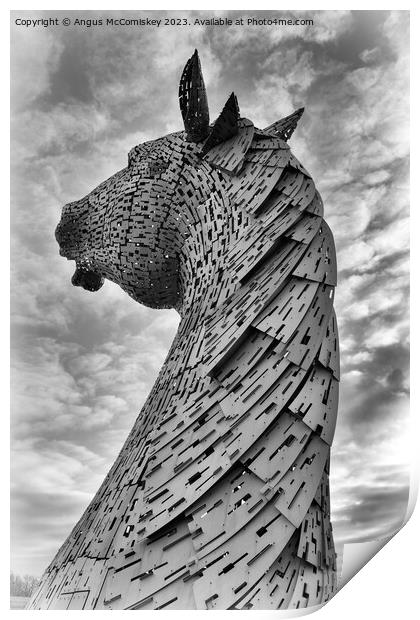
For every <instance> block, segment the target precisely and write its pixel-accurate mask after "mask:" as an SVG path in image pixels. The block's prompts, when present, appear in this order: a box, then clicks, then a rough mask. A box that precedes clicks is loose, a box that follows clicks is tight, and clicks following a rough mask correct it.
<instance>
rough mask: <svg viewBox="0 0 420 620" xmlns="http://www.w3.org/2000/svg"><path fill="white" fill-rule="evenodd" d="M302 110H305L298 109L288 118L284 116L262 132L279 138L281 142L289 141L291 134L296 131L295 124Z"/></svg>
mask: <svg viewBox="0 0 420 620" xmlns="http://www.w3.org/2000/svg"><path fill="white" fill-rule="evenodd" d="M304 110H305V108H299V109H298V110H296V111H295V112H293V114H290V115H289V116H285V117H284V118H282V119H281V120H279V121H276V122H275V123H273V124H272V125H269V126H268V127H266V128H265V129H263V132H264V133H271V134H273V133H274V134H276V135H277V136H279V138H281V139H282V140H286V141H287V140H289V138H290V137H291V135H292V133H293V132H294V130H295V129H296V127H297V124H298V122H299V120H300V117H301V116H302V114H303V112H304Z"/></svg>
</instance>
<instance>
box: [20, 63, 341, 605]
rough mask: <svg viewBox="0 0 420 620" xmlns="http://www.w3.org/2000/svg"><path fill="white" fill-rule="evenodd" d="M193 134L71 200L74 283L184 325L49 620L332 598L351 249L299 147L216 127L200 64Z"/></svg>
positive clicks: (101, 493) (261, 133) (63, 230)
mask: <svg viewBox="0 0 420 620" xmlns="http://www.w3.org/2000/svg"><path fill="white" fill-rule="evenodd" d="M180 105H181V112H182V116H183V120H184V124H185V129H186V131H185V132H179V133H175V134H171V135H168V136H165V137H164V138H161V139H159V140H155V141H151V142H147V143H145V144H141V145H138V146H136V147H134V148H133V149H132V150H131V151H130V153H129V161H128V166H127V168H124V170H122V171H120V172H118V173H117V174H116V175H114V176H113V177H111V178H110V179H108V180H107V181H105V182H104V183H102V184H101V185H100V186H99V187H98V188H96V189H95V190H93V192H91V194H89V195H88V196H86V197H85V198H83V199H82V200H80V201H77V202H74V203H71V204H69V205H66V206H65V207H64V210H63V215H62V219H61V222H60V224H59V226H58V228H57V240H58V241H59V243H60V248H61V253H62V254H63V255H64V256H66V257H67V258H69V259H73V260H75V261H76V273H75V276H74V278H73V283H74V284H76V285H78V286H82V287H84V288H85V289H87V290H97V289H98V288H100V286H101V285H102V283H103V281H104V278H108V279H110V280H112V281H114V282H117V283H118V284H119V285H120V286H121V287H122V288H123V289H124V290H125V291H126V292H127V293H128V294H129V295H131V296H132V297H133V298H134V299H135V300H137V301H139V302H140V303H143V304H146V305H148V306H151V307H153V308H168V307H172V308H176V309H177V310H178V312H179V313H180V315H181V323H180V326H179V330H178V333H177V335H176V337H175V340H174V343H173V345H172V347H171V349H170V351H169V354H168V357H167V359H166V362H165V364H164V366H163V368H162V370H161V372H160V374H159V377H158V379H157V381H156V383H155V385H154V387H153V389H152V391H151V393H150V395H149V397H148V399H147V401H146V403H145V405H144V407H143V409H142V411H141V412H140V415H139V417H138V419H137V421H136V423H135V425H134V427H133V429H132V431H131V433H130V435H129V437H128V439H127V440H126V442H125V444H124V446H123V448H122V450H121V452H120V454H119V456H118V458H117V460H116V461H115V463H114V465H113V466H112V468H111V470H110V472H109V473H108V475H107V476H106V478H105V480H104V482H103V484H102V485H101V487H100V489H99V490H98V492H97V493H96V495H95V497H94V498H93V500H92V502H91V504H90V505H89V507H88V508H87V510H86V511H85V513H84V515H83V516H82V518H81V519H80V521H79V522H78V523H77V525H76V526H75V528H74V529H73V531H72V532H71V534H70V536H69V537H68V539H67V540H66V541H65V543H64V544H63V546H62V547H61V549H60V550H59V552H58V553H57V555H56V557H55V558H54V560H53V561H52V562H51V564H50V566H49V567H48V568H47V570H46V572H45V574H44V576H43V579H42V581H41V585H40V587H39V588H38V590H37V592H36V593H35V594H34V596H33V598H32V601H31V604H30V607H31V608H33V609H41V608H48V609H76V608H77V609H195V608H197V609H285V608H297V607H307V606H310V605H314V604H317V603H320V602H322V601H325V600H327V599H328V598H329V597H330V596H331V594H332V593H333V591H334V588H335V553H334V544H333V538H332V530H331V524H330V508H329V490H328V469H329V455H330V446H331V442H332V440H333V435H334V428H335V421H336V414H337V402H338V380H339V357H338V335H337V325H336V319H335V315H334V311H333V293H334V287H335V285H336V262H335V249H334V242H333V237H332V234H331V231H330V230H329V228H328V226H327V225H326V223H325V221H324V220H323V205H322V201H321V198H320V196H319V194H318V192H317V191H316V188H315V184H314V182H313V180H312V179H311V177H310V175H309V173H308V172H307V171H306V170H305V168H304V167H303V166H302V165H301V164H300V163H299V162H298V161H297V159H296V158H295V157H294V156H293V155H292V153H291V151H290V148H289V145H288V144H287V139H288V138H289V137H290V136H291V134H292V132H293V130H294V128H295V127H296V124H297V121H298V120H299V118H300V116H301V112H302V111H301V110H298V111H297V112H296V113H294V114H292V115H291V116H289V117H287V118H286V119H282V120H281V121H278V122H276V123H274V124H273V125H271V126H270V127H269V128H267V129H266V130H259V129H256V128H255V127H254V126H253V124H252V122H251V121H249V120H247V119H241V118H239V109H238V107H237V102H236V98H235V97H234V96H231V97H230V99H229V100H228V103H227V104H226V106H225V108H224V110H223V111H222V114H221V115H220V117H219V118H218V120H217V121H216V122H215V123H214V124H213V125H209V119H208V107H207V97H206V94H205V88H204V81H203V78H202V75H201V69H200V63H199V59H198V55H197V54H196V53H195V54H194V55H193V57H192V58H191V59H190V60H189V61H188V63H187V66H186V68H185V70H184V73H183V75H182V78H181V84H180Z"/></svg>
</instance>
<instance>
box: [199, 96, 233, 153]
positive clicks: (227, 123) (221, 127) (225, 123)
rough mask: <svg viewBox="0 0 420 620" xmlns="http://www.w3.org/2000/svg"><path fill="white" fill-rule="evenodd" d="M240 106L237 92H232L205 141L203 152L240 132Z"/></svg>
mask: <svg viewBox="0 0 420 620" xmlns="http://www.w3.org/2000/svg"><path fill="white" fill-rule="evenodd" d="M238 122H239V106H238V100H237V99H236V95H235V93H232V94H231V95H230V97H229V99H228V100H227V101H226V103H225V106H224V108H223V110H222V111H221V113H220V116H219V117H218V119H217V120H216V122H215V123H214V125H213V127H212V128H211V130H210V134H209V137H208V138H207V140H206V141H205V143H204V145H203V148H202V151H201V152H202V154H203V155H205V154H206V153H208V152H209V151H210V149H212V148H213V147H214V146H217V145H218V144H221V143H222V142H225V140H228V139H229V138H232V137H233V136H235V135H236V134H237V133H238Z"/></svg>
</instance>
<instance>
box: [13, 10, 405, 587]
mask: <svg viewBox="0 0 420 620" xmlns="http://www.w3.org/2000/svg"><path fill="white" fill-rule="evenodd" d="M253 15H254V16H257V17H259V18H263V17H282V18H284V17H286V18H287V17H292V18H296V17H298V18H311V19H313V20H314V22H315V25H314V26H272V27H264V26H260V27H246V26H244V27H235V26H234V27H229V28H225V27H218V26H213V27H205V26H191V27H165V28H164V27H162V26H161V27H160V28H153V27H143V28H140V27H136V26H130V27H128V26H114V27H105V26H102V27H100V26H96V27H95V26H92V27H90V28H88V27H75V26H69V27H65V26H62V25H59V26H54V27H49V28H43V27H38V28H25V27H22V26H21V27H18V26H16V25H14V20H15V19H16V18H18V17H24V18H34V19H36V18H39V17H44V18H45V17H58V18H59V21H60V22H61V20H62V19H63V18H64V17H69V18H70V19H72V20H73V19H74V18H75V17H79V18H82V19H95V18H96V19H98V18H100V17H102V19H106V17H107V16H108V17H109V16H111V17H114V18H116V17H117V18H118V17H121V16H123V17H147V16H150V17H153V18H159V17H160V18H165V17H184V16H185V17H188V18H192V19H194V18H196V17H199V18H206V17H215V16H221V17H226V16H231V17H233V18H237V17H244V18H245V19H246V18H247V17H249V16H253ZM11 21H12V38H11V44H12V65H11V66H12V73H11V77H12V207H11V220H12V231H11V242H12V269H13V273H12V418H11V420H12V563H11V569H12V571H14V572H16V573H20V574H25V573H30V574H33V575H40V574H41V573H42V571H43V570H44V568H46V566H47V564H48V563H49V561H50V560H51V559H52V557H53V555H54V554H55V552H56V551H57V550H58V548H59V546H60V545H61V543H62V542H63V541H64V539H65V538H66V537H67V535H68V534H69V532H70V530H71V529H72V527H73V526H74V525H75V523H76V521H77V520H78V519H79V517H80V516H81V514H82V512H83V510H84V509H85V508H86V506H87V505H88V503H89V502H90V500H91V498H92V496H93V494H94V492H95V491H96V490H97V488H98V487H99V485H100V483H101V482H102V480H103V478H104V476H105V474H106V473H107V471H108V469H109V467H110V466H111V464H112V463H113V461H114V459H115V457H116V456H117V454H118V452H119V450H120V448H121V447H122V444H123V442H124V440H125V438H126V436H127V434H128V432H129V430H130V428H131V426H132V424H133V422H134V420H135V418H136V417H137V414H138V412H139V410H140V408H141V405H142V404H143V402H144V400H145V398H146V396H147V394H148V392H149V390H150V388H151V386H152V385H153V382H154V379H155V378H156V376H157V373H158V371H159V369H160V366H161V364H162V363H163V360H164V357H165V355H166V352H167V351H168V348H169V344H170V342H171V340H172V338H173V336H174V335H175V332H176V328H177V324H178V315H177V314H176V312H175V311H174V310H151V309H148V308H145V307H142V306H140V305H138V304H136V303H135V302H134V301H133V300H131V299H130V298H129V297H128V296H127V295H126V294H125V293H123V291H122V290H120V289H119V288H118V287H117V286H116V285H114V284H111V283H110V282H106V284H105V286H104V287H103V288H102V289H101V290H100V291H99V292H97V293H88V292H86V291H84V290H82V289H80V288H74V287H73V286H72V285H71V283H70V278H71V276H72V274H73V271H74V263H70V262H67V261H66V260H65V259H63V258H61V257H60V256H59V255H58V245H57V244H56V242H55V239H54V229H55V226H56V224H57V222H58V220H59V218H60V211H61V207H62V206H63V205H64V204H65V203H66V202H69V201H72V200H76V199H79V198H81V197H82V196H84V195H85V194H86V193H88V192H90V191H91V190H92V189H93V188H94V187H95V186H96V185H97V184H98V183H99V182H101V181H102V180H104V179H106V178H107V177H109V176H110V175H112V174H113V173H114V172H116V171H117V170H119V169H121V168H123V167H124V166H125V165H126V161H127V153H128V151H129V149H130V148H131V147H133V146H134V145H136V144H139V143H141V142H143V141H145V140H151V139H154V138H157V137H160V136H162V135H165V134H167V133H169V132H173V131H179V130H181V129H182V128H183V127H182V119H181V115H180V112H179V107H178V98H177V95H178V83H179V78H180V75H181V72H182V68H183V66H184V64H185V62H186V60H187V59H188V58H189V57H190V56H191V54H192V52H193V51H194V48H195V47H197V48H198V51H199V54H200V57H201V62H202V68H203V73H204V78H205V81H206V86H207V93H208V99H209V105H210V112H211V120H214V118H215V117H216V116H217V115H218V114H219V112H220V110H221V108H222V107H223V104H224V103H225V101H226V99H227V97H228V95H229V94H230V92H231V91H232V90H234V91H235V93H236V95H237V97H238V101H239V105H240V109H241V114H242V116H245V117H247V118H250V119H251V120H252V121H253V122H254V124H255V125H256V126H258V127H261V128H262V127H265V126H266V125H268V124H270V123H272V122H273V121H275V120H277V119H279V118H281V117H282V116H285V115H287V114H290V113H291V112H292V111H293V110H294V109H296V108H298V107H300V106H302V105H304V106H305V108H306V111H305V114H304V116H303V118H302V119H301V121H300V123H299V126H298V129H297V130H296V132H295V134H294V136H293V137H292V139H291V142H290V143H291V147H292V150H293V152H294V154H295V155H296V156H297V157H298V159H299V160H300V161H301V162H302V163H303V165H304V166H305V167H306V168H307V169H308V170H309V172H310V173H311V175H312V177H313V179H314V181H315V183H316V185H317V188H318V190H319V191H320V193H321V196H322V198H323V200H324V204H325V218H326V220H327V221H328V223H329V225H330V226H331V228H332V231H333V233H334V236H335V242H336V248H337V259H338V266H339V283H338V287H337V291H336V298H335V299H336V301H335V307H336V312H337V316H338V324H339V330H340V346H341V365H342V380H341V392H340V406H339V414H338V426H337V431H336V437H335V443H334V446H333V454H332V461H331V487H332V491H331V493H332V511H333V527H334V534H335V539H336V542H346V541H356V540H357V541H362V540H369V539H373V538H378V537H381V536H384V535H386V534H387V533H389V532H391V531H392V530H395V529H396V528H397V527H398V526H399V524H400V523H401V521H402V520H403V518H404V514H405V508H406V504H407V497H408V488H409V486H408V485H409V464H408V462H407V461H408V456H409V455H408V450H407V409H408V407H407V404H408V384H407V381H408V148H409V147H408V144H409V137H408V122H409V119H408V114H409V111H408V99H409V84H408V80H409V58H408V54H409V13H408V11H393V12H389V11H363V12H346V11H324V12H323V11H320V12H312V11H311V12H295V13H293V14H291V13H290V12H287V11H284V12H279V13H277V14H274V13H272V12H256V11H248V12H245V11H244V12H239V11H236V12H232V13H222V12H199V13H194V12H193V13H189V12H187V11H182V12H175V13H170V12H151V11H149V12H134V11H126V12H124V13H121V14H120V13H118V12H112V13H106V12H102V13H99V12H90V11H89V12H87V11H86V12H82V11H77V12H72V11H65V12H62V11H57V12H53V11H44V12H38V13H37V12H32V11H31V12H29V11H19V12H18V11H15V12H12V15H11Z"/></svg>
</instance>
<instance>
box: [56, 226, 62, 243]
mask: <svg viewBox="0 0 420 620" xmlns="http://www.w3.org/2000/svg"><path fill="white" fill-rule="evenodd" d="M55 238H56V240H57V243H58V244H59V245H60V244H61V242H62V241H63V227H62V226H61V222H59V224H58V226H57V228H56V229H55Z"/></svg>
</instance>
